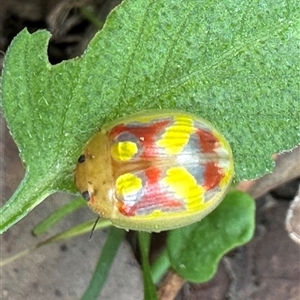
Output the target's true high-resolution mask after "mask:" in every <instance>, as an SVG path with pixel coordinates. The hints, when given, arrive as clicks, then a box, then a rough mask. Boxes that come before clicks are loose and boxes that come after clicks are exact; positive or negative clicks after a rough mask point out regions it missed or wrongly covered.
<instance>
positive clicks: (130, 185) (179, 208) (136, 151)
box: [75, 110, 234, 231]
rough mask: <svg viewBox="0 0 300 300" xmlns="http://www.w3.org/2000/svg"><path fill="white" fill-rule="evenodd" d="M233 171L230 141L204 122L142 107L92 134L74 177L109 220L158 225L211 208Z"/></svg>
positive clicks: (186, 220)
mask: <svg viewBox="0 0 300 300" xmlns="http://www.w3.org/2000/svg"><path fill="white" fill-rule="evenodd" d="M233 173H234V170H233V158H232V152H231V149H230V146H229V144H228V142H227V141H226V139H225V138H224V137H223V136H222V135H221V134H220V133H219V132H218V131H217V130H216V129H215V128H214V127H213V126H212V125H211V124H210V123H209V122H207V121H205V120H203V119H201V118H198V117H197V116H194V115H192V114H189V113H185V112H180V111H168V110H160V111H144V112H141V113H137V114H133V115H130V116H128V117H125V118H121V119H118V120H116V121H115V122H112V123H110V124H107V125H105V126H104V127H103V128H102V130H101V131H100V132H98V133H96V134H95V135H94V136H93V137H92V138H91V139H90V141H89V142H88V143H87V145H86V147H85V149H84V151H83V154H82V155H81V156H80V157H79V159H78V163H77V167H76V170H75V184H76V186H77V188H78V190H79V191H80V193H81V194H82V196H83V197H84V198H85V199H86V200H87V201H88V205H89V206H90V207H91V208H92V209H93V210H94V211H95V212H96V213H97V214H99V215H100V216H101V217H103V218H106V219H109V220H111V222H112V223H113V224H114V225H115V226H117V227H121V228H125V229H134V230H143V231H162V230H169V229H173V228H177V227H182V226H185V225H188V224H191V223H193V222H196V221H199V220H201V219H202V218H204V217H205V216H206V215H207V214H209V213H210V212H211V211H212V210H213V209H214V208H215V207H216V206H217V205H218V204H219V203H220V202H221V201H222V199H223V197H224V195H225V193H226V191H227V189H228V187H229V186H230V183H231V180H232V177H233Z"/></svg>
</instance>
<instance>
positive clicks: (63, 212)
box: [32, 197, 86, 236]
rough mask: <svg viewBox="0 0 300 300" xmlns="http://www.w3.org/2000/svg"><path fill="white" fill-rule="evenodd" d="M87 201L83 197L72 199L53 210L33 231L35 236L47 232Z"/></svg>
mask: <svg viewBox="0 0 300 300" xmlns="http://www.w3.org/2000/svg"><path fill="white" fill-rule="evenodd" d="M85 205H86V201H85V200H83V198H82V197H79V198H77V199H74V200H72V201H71V202H69V203H67V204H65V205H64V206H62V207H61V208H59V209H58V210H56V211H55V212H53V213H52V214H51V215H50V216H49V217H47V218H46V219H44V220H43V221H42V222H40V223H39V224H38V225H36V226H35V228H34V229H33V231H32V233H33V235H35V236H38V235H40V234H42V233H45V232H46V231H47V230H49V228H51V227H52V226H53V225H54V224H55V223H57V222H58V221H60V220H61V219H63V218H64V217H65V216H67V215H69V214H71V213H72V212H74V211H75V210H77V209H78V208H80V207H82V206H85Z"/></svg>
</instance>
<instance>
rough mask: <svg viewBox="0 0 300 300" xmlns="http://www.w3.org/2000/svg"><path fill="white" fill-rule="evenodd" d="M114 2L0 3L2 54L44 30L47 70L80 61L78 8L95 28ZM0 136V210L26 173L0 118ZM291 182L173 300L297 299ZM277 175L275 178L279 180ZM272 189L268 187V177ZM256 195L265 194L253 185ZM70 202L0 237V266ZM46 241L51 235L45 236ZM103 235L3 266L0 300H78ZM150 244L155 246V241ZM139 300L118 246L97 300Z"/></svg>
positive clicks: (87, 33)
mask: <svg viewBox="0 0 300 300" xmlns="http://www.w3.org/2000/svg"><path fill="white" fill-rule="evenodd" d="M119 2H120V1H119V0H118V1H109V0H102V1H100V0H99V1H93V0H75V1H71V0H69V1H59V0H48V1H43V0H27V1H21V0H10V1H5V0H1V1H0V5H1V7H0V9H1V11H0V14H1V19H0V50H1V51H3V53H5V51H6V50H7V47H8V46H9V44H10V42H11V40H12V39H13V38H14V37H15V36H16V35H17V34H18V32H20V31H21V30H22V29H23V28H25V27H27V28H28V30H29V31H30V32H34V31H36V30H38V29H42V28H46V29H48V30H50V31H51V32H52V34H53V36H52V39H51V42H50V44H49V49H48V54H49V61H50V62H51V63H52V64H57V63H59V62H61V61H62V60H66V59H70V58H74V57H76V56H79V55H81V54H82V53H83V51H84V49H85V47H86V45H87V44H88V42H89V41H90V40H91V38H92V37H93V35H94V34H95V33H96V31H97V28H96V26H95V25H92V24H91V22H90V21H89V20H88V19H87V18H86V17H85V13H84V10H83V9H82V7H86V5H88V7H89V9H92V10H93V12H94V14H95V15H96V16H97V18H98V20H99V24H100V25H99V24H98V28H99V26H100V27H101V24H103V23H104V22H105V18H106V16H107V14H108V12H109V11H110V10H111V9H112V8H113V7H115V6H116V5H117V4H118V3H119ZM3 57H4V55H2V58H3ZM0 129H1V134H0V150H1V151H0V166H1V168H0V170H1V183H0V195H1V201H2V205H3V203H4V202H5V200H7V199H9V197H10V196H11V195H12V193H13V192H14V190H15V189H16V188H17V186H18V184H19V182H20V181H21V179H22V177H23V176H24V169H23V167H22V165H21V163H20V160H19V157H18V150H17V148H16V146H15V144H14V142H13V140H12V139H11V137H10V135H9V133H8V129H7V127H6V125H5V121H4V119H3V117H2V116H1V115H0ZM299 159H300V157H299V156H298V157H297V156H296V158H293V166H294V168H295V170H296V172H295V174H296V175H297V174H298V176H299V175H300V160H299ZM286 161H287V160H284V163H283V168H285V169H287V168H288V167H287V164H286ZM293 170H294V169H293ZM295 170H294V171H295ZM289 173H290V172H289ZM296 175H293V180H291V181H289V182H288V183H285V184H284V185H283V186H281V187H280V188H277V189H274V188H273V190H272V191H270V190H267V191H264V196H262V197H259V198H258V199H257V215H256V223H257V225H256V233H255V237H254V238H253V240H252V241H251V242H250V243H248V244H247V245H245V246H244V247H240V248H238V249H236V250H234V251H232V252H231V253H229V254H228V255H227V256H226V257H224V259H223V260H222V261H221V263H220V266H219V269H218V273H217V275H216V276H215V277H214V279H213V280H211V281H210V282H208V283H206V284H193V283H185V284H184V286H183V288H182V289H181V290H180V292H179V294H178V295H177V298H176V299H178V300H179V299H182V300H183V299H184V300H196V299H208V300H213V299H215V300H223V299H224V300H225V299H230V300H231V299H232V300H235V299H237V300H238V299H241V300H244V299H245V300H248V299H253V300H261V299H264V300H269V299H270V300H283V299H284V300H299V299H300V287H299V280H300V268H299V261H300V260H299V258H300V252H299V249H300V248H299V245H297V244H296V243H295V242H294V241H292V240H291V239H290V237H289V235H288V233H287V231H286V230H285V218H286V213H287V209H288V207H289V204H290V203H289V201H290V200H292V199H293V198H294V196H295V195H296V193H297V189H298V187H299V177H298V178H295V177H297V176H296ZM283 176H284V175H282V174H281V177H280V178H281V180H282V178H283ZM287 177H288V176H287ZM285 178H286V177H284V178H283V180H282V181H285V180H284V179H285ZM271 182H274V177H273V179H272V178H271ZM252 189H253V187H252ZM257 190H258V191H261V190H263V188H260V187H259V188H257V186H256V191H257ZM258 194H259V192H258ZM68 201H70V197H69V196H66V195H62V194H59V195H57V194H56V195H54V196H51V197H49V198H48V199H47V200H46V201H44V202H43V203H42V204H41V205H39V206H38V207H37V208H36V209H34V210H33V211H32V212H31V213H30V214H29V216H27V217H26V218H25V219H23V220H22V221H20V222H19V223H18V224H16V225H15V226H13V227H12V228H11V229H10V230H8V231H7V232H6V233H4V234H3V235H2V236H1V259H5V258H7V257H10V256H12V255H13V254H16V253H18V252H19V251H22V250H24V249H26V248H28V247H32V246H33V245H35V244H36V243H37V242H38V241H40V240H41V239H37V238H34V237H33V236H32V235H31V230H32V228H33V226H34V225H35V224H37V223H38V222H39V221H40V220H42V219H43V218H45V217H46V216H47V215H49V214H50V213H51V212H52V211H53V210H55V209H56V208H58V207H60V206H61V205H62V204H64V203H67V202H68ZM91 216H92V213H91V212H90V211H89V210H88V209H86V210H84V211H83V212H82V211H81V213H80V214H79V213H78V214H75V215H74V216H72V217H70V218H67V219H65V220H64V221H63V222H62V223H61V224H60V225H59V226H58V228H57V227H56V228H55V230H56V231H57V232H59V231H60V230H63V229H65V228H67V227H71V226H72V225H76V224H78V223H79V222H81V221H83V220H86V219H89V218H91ZM299 221H300V220H299ZM52 234H54V232H50V233H49V235H52ZM105 236H106V232H105V231H104V232H102V233H99V232H97V233H96V234H95V235H94V238H93V239H92V241H91V242H90V241H88V236H82V237H79V238H76V239H74V240H71V241H67V242H62V243H58V244H55V245H53V244H52V245H50V246H46V247H45V248H42V249H40V250H38V251H36V252H34V253H32V254H29V255H27V256H25V257H23V258H22V259H19V260H16V261H14V262H12V263H10V264H8V265H6V266H4V267H3V268H2V269H1V271H0V296H2V298H1V299H12V300H19V299H23V300H26V299H30V300H32V299H44V300H48V299H73V300H74V299H79V298H80V296H81V295H82V294H83V292H84V290H85V288H86V287H87V286H88V283H89V280H90V278H91V276H92V272H93V269H94V267H95V264H96V261H97V256H98V254H99V253H100V251H101V247H102V245H103V243H104V241H105ZM43 239H44V237H43ZM155 239H156V240H160V238H159V237H156V238H155ZM154 248H156V247H155V246H154ZM154 251H157V249H154ZM142 298H143V286H142V278H141V272H140V266H139V265H138V262H137V260H136V258H135V256H134V255H133V252H132V248H131V247H130V246H129V244H128V243H127V242H124V243H123V245H122V247H121V249H120V251H119V253H118V256H117V258H116V261H115V263H114V265H113V268H112V270H111V273H110V276H109V279H108V282H107V284H106V286H105V288H104V290H103V292H102V293H101V296H100V297H99V299H118V300H121V299H124V300H125V299H142ZM166 299H167V298H166Z"/></svg>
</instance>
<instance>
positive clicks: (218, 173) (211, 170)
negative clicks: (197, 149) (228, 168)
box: [204, 162, 224, 190]
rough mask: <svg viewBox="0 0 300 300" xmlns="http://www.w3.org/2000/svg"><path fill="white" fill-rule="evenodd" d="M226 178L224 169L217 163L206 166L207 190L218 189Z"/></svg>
mask: <svg viewBox="0 0 300 300" xmlns="http://www.w3.org/2000/svg"><path fill="white" fill-rule="evenodd" d="M223 177H224V173H223V172H222V169H221V168H220V167H219V166H218V164H217V163H216V162H208V163H206V164H205V171H204V179H205V182H204V187H205V188H206V190H211V189H213V188H215V187H217V186H218V185H219V184H220V182H221V180H222V179H223Z"/></svg>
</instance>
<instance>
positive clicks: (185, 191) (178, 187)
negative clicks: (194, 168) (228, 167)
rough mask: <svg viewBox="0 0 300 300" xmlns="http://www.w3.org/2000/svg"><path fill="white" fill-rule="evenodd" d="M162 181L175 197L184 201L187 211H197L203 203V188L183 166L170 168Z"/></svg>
mask: <svg viewBox="0 0 300 300" xmlns="http://www.w3.org/2000/svg"><path fill="white" fill-rule="evenodd" d="M163 183H164V184H165V185H167V186H168V187H169V190H171V191H172V192H174V194H175V196H176V198H179V199H182V200H183V201H185V202H186V206H187V210H188V211H190V212H193V211H197V210H199V209H200V208H202V207H203V205H205V204H204V203H203V201H202V200H203V195H204V193H205V189H204V188H203V187H202V186H200V185H198V184H197V181H196V179H195V178H194V176H193V175H192V174H190V173H189V172H188V171H187V170H186V169H185V168H184V167H174V168H170V169H169V170H168V171H167V176H166V177H165V178H164V179H163Z"/></svg>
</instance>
